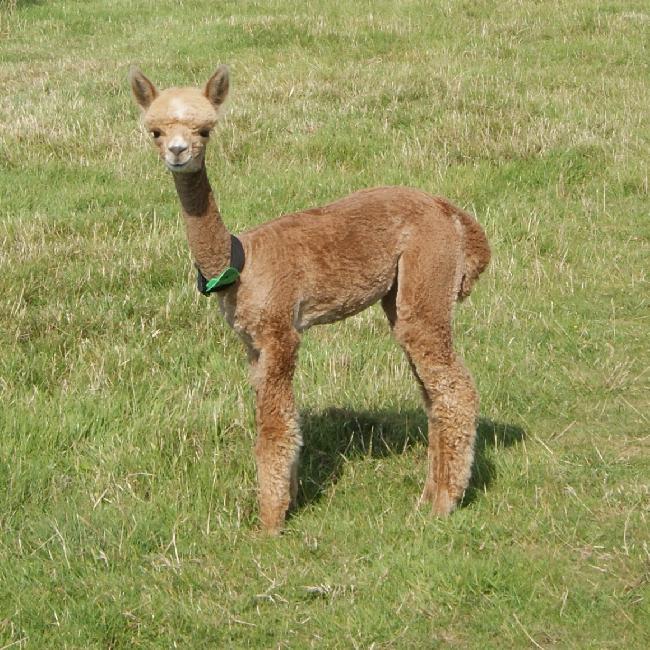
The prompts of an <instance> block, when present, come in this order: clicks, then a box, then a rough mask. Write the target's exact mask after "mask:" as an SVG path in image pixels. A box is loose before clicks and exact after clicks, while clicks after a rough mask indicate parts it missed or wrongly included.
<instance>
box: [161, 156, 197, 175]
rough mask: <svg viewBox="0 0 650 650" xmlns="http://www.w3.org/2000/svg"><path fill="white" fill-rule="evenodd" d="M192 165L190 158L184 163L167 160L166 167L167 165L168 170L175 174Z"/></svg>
mask: <svg viewBox="0 0 650 650" xmlns="http://www.w3.org/2000/svg"><path fill="white" fill-rule="evenodd" d="M191 163H192V159H191V158H188V159H187V160H185V161H184V162H178V163H173V162H169V161H168V160H165V165H167V168H168V169H171V171H173V172H179V171H182V170H183V169H186V168H187V167H189V166H190V165H191Z"/></svg>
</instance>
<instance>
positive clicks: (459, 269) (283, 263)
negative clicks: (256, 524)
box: [129, 66, 490, 533]
mask: <svg viewBox="0 0 650 650" xmlns="http://www.w3.org/2000/svg"><path fill="white" fill-rule="evenodd" d="M129 79H130V83H131V88H132V91H133V96H134V98H135V100H136V102H137V104H138V105H139V106H140V108H141V110H142V115H143V122H144V124H145V127H146V128H147V129H148V130H149V132H150V133H151V135H152V140H153V143H154V146H155V147H156V149H157V150H158V153H159V155H160V157H161V159H162V160H163V162H164V164H165V165H166V166H167V168H168V169H169V170H170V171H171V172H172V174H173V177H174V182H175V185H176V190H177V192H178V197H179V200H180V204H181V210H182V214H183V219H184V221H185V227H186V233H187V240H188V244H189V247H190V250H191V253H192V256H193V258H194V260H195V262H196V264H197V266H198V268H199V270H200V271H201V273H202V274H203V276H204V277H205V278H207V279H208V280H209V279H210V278H215V277H217V276H219V275H220V274H221V273H222V272H223V271H224V269H226V268H227V267H228V266H229V264H230V241H231V236H230V233H229V232H228V230H227V228H226V226H225V225H224V223H223V220H222V219H221V215H220V213H219V210H218V207H217V204H216V201H215V199H214V195H213V193H212V189H211V187H210V183H209V181H208V176H207V172H206V168H205V148H206V146H207V144H208V142H209V138H210V134H211V131H212V129H213V128H214V126H215V124H216V121H217V111H218V109H219V108H220V106H221V104H222V103H223V101H224V100H225V98H226V96H227V94H228V70H227V68H225V67H224V66H221V67H219V68H218V69H217V71H216V72H215V73H214V75H213V76H212V77H211V78H210V79H209V81H208V82H207V84H206V85H205V87H204V88H202V89H198V88H169V89H167V90H164V91H162V92H159V91H158V90H157V89H156V87H155V86H154V85H153V84H152V83H151V82H150V81H149V80H148V79H147V78H146V77H145V76H144V75H143V74H142V73H141V72H140V71H139V70H137V69H132V70H131V72H130V74H129ZM238 238H239V240H240V241H241V244H242V247H243V251H244V256H245V264H244V267H243V269H242V271H241V275H240V276H239V279H238V280H236V281H235V282H234V283H233V284H231V285H229V286H228V287H226V288H225V289H224V290H222V291H220V292H219V293H218V294H217V296H218V301H219V305H220V308H221V310H222V312H223V314H224V316H225V318H226V320H227V322H228V323H229V324H230V325H231V326H232V327H233V328H234V329H235V331H236V332H237V334H238V335H239V336H240V338H241V339H242V341H243V343H244V345H245V347H246V350H247V354H248V361H249V363H250V377H251V383H252V385H253V388H254V390H255V402H256V406H255V412H256V424H257V442H256V445H255V459H256V465H257V476H258V485H259V491H258V494H259V507H260V519H261V522H262V526H263V528H264V529H265V530H266V531H268V532H269V533H278V532H279V531H280V530H281V528H282V526H283V524H284V520H285V515H286V513H287V510H288V508H289V507H290V505H291V504H292V503H294V502H295V499H296V494H297V490H298V481H297V468H298V460H299V454H300V448H301V446H302V437H301V434H300V428H299V423H298V412H297V409H296V405H295V400H294V395H293V390H292V379H293V375H294V372H295V368H296V357H297V351H298V346H299V344H300V333H301V332H302V331H304V330H306V329H307V328H309V327H311V326H312V325H316V324H320V323H330V322H334V321H337V320H340V319H342V318H346V317H347V316H351V315H352V314H356V313H358V312H359V311H361V310H363V309H365V308H366V307H369V306H370V305H372V304H373V303H375V302H378V301H381V305H382V307H383V309H384V311H385V313H386V316H387V318H388V321H389V324H390V328H391V331H392V333H393V335H394V336H395V338H396V339H397V341H398V342H399V343H400V345H401V346H402V348H403V349H404V351H405V353H406V355H407V358H408V360H409V363H410V365H411V368H412V370H413V374H414V376H415V378H416V381H417V382H418V384H419V386H420V390H421V392H422V396H423V400H424V407H425V410H426V412H427V416H428V427H429V431H428V435H429V446H428V471H427V476H426V479H425V484H424V489H423V491H422V495H421V497H420V502H421V503H428V504H430V507H431V508H432V510H433V512H434V513H435V514H438V515H447V514H449V513H450V512H451V511H452V510H453V509H454V508H455V507H456V506H457V504H458V502H459V501H460V499H461V498H462V495H463V493H464V491H465V489H466V487H467V485H468V482H469V478H470V469H471V465H472V460H473V450H474V438H475V435H476V417H477V415H478V395H477V392H476V389H475V387H474V383H473V381H472V377H471V375H470V373H469V372H468V370H467V369H466V368H465V366H464V365H463V362H462V361H461V359H460V358H459V357H458V355H457V354H456V353H455V351H454V349H453V345H452V327H451V321H452V313H453V308H454V305H455V303H456V302H457V301H458V300H460V299H463V298H464V297H466V296H467V295H468V294H469V293H470V291H471V289H472V286H473V284H474V282H475V281H476V280H477V278H478V277H479V275H480V274H481V273H482V272H483V270H484V269H485V268H486V266H487V265H488V262H489V260H490V248H489V245H488V242H487V239H486V236H485V233H484V231H483V229H482V228H481V226H480V225H479V224H478V223H477V222H476V220H475V219H474V218H473V217H472V216H471V215H469V214H468V213H466V212H464V211H463V210H461V209H459V208H457V207H456V206H454V205H453V204H452V203H450V202H449V201H447V200H446V199H443V198H440V197H432V196H430V195H429V194H426V193H425V192H422V191H420V190H416V189H411V188H404V187H379V188H374V189H367V190H362V191H359V192H355V193H354V194H351V195H350V196H347V197H345V198H342V199H339V200H338V201H335V202H334V203H330V204H329V205H325V206H322V207H319V208H312V209H309V210H305V211H303V212H298V213H294V214H288V215H285V216H283V217H280V218H278V219H275V220H273V221H270V222H268V223H265V224H263V225H261V226H258V227H256V228H254V229H252V230H249V231H248V232H245V233H243V234H241V235H238Z"/></svg>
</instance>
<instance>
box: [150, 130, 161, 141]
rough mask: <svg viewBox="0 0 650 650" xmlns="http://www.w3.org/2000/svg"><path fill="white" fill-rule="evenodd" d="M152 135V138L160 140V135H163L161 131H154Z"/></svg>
mask: <svg viewBox="0 0 650 650" xmlns="http://www.w3.org/2000/svg"><path fill="white" fill-rule="evenodd" d="M151 135H152V136H153V137H154V139H155V138H159V137H160V135H161V133H160V131H159V130H158V129H154V130H153V131H152V132H151Z"/></svg>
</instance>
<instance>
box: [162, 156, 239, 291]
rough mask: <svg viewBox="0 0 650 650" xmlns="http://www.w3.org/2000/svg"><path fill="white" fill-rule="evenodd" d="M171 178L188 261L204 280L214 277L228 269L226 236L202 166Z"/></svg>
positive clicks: (227, 235)
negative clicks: (187, 246)
mask: <svg viewBox="0 0 650 650" xmlns="http://www.w3.org/2000/svg"><path fill="white" fill-rule="evenodd" d="M173 176H174V183H175V185H176V191H177V192H178V198H179V199H180V202H181V208H182V210H183V219H184V221H185V232H186V234H187V243H188V244H189V247H190V252H191V253H192V257H193V258H194V261H195V262H196V264H197V265H198V267H199V269H200V270H201V273H203V275H204V276H205V277H206V278H208V279H209V278H213V277H216V276H217V275H219V273H221V271H223V270H224V269H225V268H226V267H227V266H229V262H230V233H229V232H228V230H227V229H226V226H225V225H224V223H223V221H222V220H221V214H219V208H218V207H217V202H216V201H215V198H214V195H213V194H212V188H211V187H210V181H209V180H208V174H207V172H206V170H205V166H203V167H202V168H201V169H200V171H198V172H191V173H185V174H182V173H175V174H173Z"/></svg>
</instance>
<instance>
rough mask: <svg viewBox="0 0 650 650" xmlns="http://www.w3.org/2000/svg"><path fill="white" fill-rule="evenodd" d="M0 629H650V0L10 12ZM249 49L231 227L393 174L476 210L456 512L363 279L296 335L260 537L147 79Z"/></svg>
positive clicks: (239, 397)
mask: <svg viewBox="0 0 650 650" xmlns="http://www.w3.org/2000/svg"><path fill="white" fill-rule="evenodd" d="M0 12H2V13H1V15H2V17H1V19H0V82H1V87H2V101H1V102H0V197H1V201H0V432H1V434H2V435H1V436H0V649H4V648H9V647H11V648H38V649H40V648H131V647H136V648H158V647H160V648H170V647H178V648H231V647H232V648H239V647H241V648H244V647H254V648H257V647H259V648H308V647H318V648H339V647H340V648H437V647H445V646H451V647H458V648H524V647H535V648H647V647H649V646H650V437H649V436H650V431H649V426H648V413H649V412H650V409H648V402H649V394H650V393H649V391H650V372H649V371H648V367H649V356H650V355H649V354H648V328H649V325H650V323H649V315H650V310H649V305H648V302H649V301H648V297H649V295H650V292H649V287H648V278H647V275H648V266H649V265H648V262H649V260H650V247H649V246H648V244H649V240H650V219H649V217H648V200H649V196H648V151H649V145H650V117H649V116H650V112H649V109H648V107H649V106H650V84H649V83H648V80H649V79H650V75H649V72H650V50H649V49H648V44H650V11H649V7H648V4H647V2H645V1H641V0H638V1H636V2H635V1H632V0H630V1H625V0H622V1H620V2H611V1H610V2H606V1H602V2H601V1H596V2H594V1H593V0H554V1H551V0H549V1H546V2H538V1H533V0H517V1H513V2H494V1H488V0H473V1H469V0H458V1H452V0H442V1H440V2H425V1H424V0H405V1H399V2H398V1H392V2H352V1H351V0H338V1H336V2H331V1H329V0H323V1H322V2H319V3H307V2H305V3H301V2H289V1H288V0H272V1H270V2H250V1H246V0H237V1H236V2H235V1H225V0H221V1H219V2H216V1H212V2H207V1H197V2H166V1H163V0H158V1H155V2H154V1H153V0H148V1H144V0H143V1H136V0H92V1H91V0H89V1H86V2H73V1H71V0H56V1H54V0H53V1H51V2H50V1H40V2H39V1H37V0H33V1H29V0H24V1H21V0H12V1H10V2H6V1H5V2H2V3H1V4H0ZM131 63H137V64H138V65H140V66H141V67H142V69H143V70H144V72H145V73H146V74H147V75H149V76H150V78H151V79H152V80H154V81H155V82H157V83H158V84H159V85H160V86H161V87H164V86H167V85H173V84H177V85H182V84H194V83H203V82H204V81H205V80H207V78H208V76H209V75H210V73H211V72H212V70H213V69H214V68H215V67H216V65H217V64H219V63H228V64H230V66H231V75H232V86H231V98H230V101H229V103H228V109H227V111H226V113H225V115H224V119H223V121H222V123H221V125H220V127H219V128H218V130H217V134H216V136H215V138H214V143H213V145H212V151H211V152H210V155H209V159H208V169H209V174H210V176H211V179H212V182H213V185H214V187H215V190H216V191H217V194H218V197H219V201H220V204H221V208H222V212H223V214H224V218H225V220H226V222H227V224H228V225H229V226H230V227H231V228H232V230H233V231H234V232H237V231H241V230H243V229H245V228H248V227H250V226H253V225H255V224H258V223H261V222H262V221H264V220H267V219H270V218H272V217H275V216H277V215H279V214H281V213H284V212H288V211H292V210H296V209H299V208H303V207H308V206H313V205H317V204H322V203H325V202H327V201H329V200H333V199H335V198H338V197H339V196H342V195H344V194H346V193H347V192H350V191H352V190H354V189H359V188H362V187H366V186H372V185H384V184H404V185H412V186H417V187H420V188H422V189H426V190H427V191H430V192H432V193H435V194H443V195H445V196H447V197H448V198H450V199H451V200H452V201H454V202H456V203H458V204H459V205H462V206H464V207H466V208H467V209H469V210H471V211H473V212H474V213H475V214H476V215H477V217H478V219H479V220H480V221H481V222H482V223H483V224H484V226H485V228H486V230H487V232H488V235H489V237H490V240H491V244H492V247H493V255H494V257H493V263H492V265H491V266H490V268H489V271H488V272H487V273H486V274H485V275H484V276H483V278H482V279H481V281H480V282H479V283H478V285H477V286H476V288H475V290H474V293H473V295H472V298H471V299H470V300H469V301H468V302H467V303H465V304H464V305H462V306H460V307H459V309H458V311H457V315H456V323H455V331H456V338H457V346H458V349H459V350H460V351H461V354H462V355H463V357H464V358H465V360H466V362H467V365H468V366H469V367H470V368H471V370H472V372H473V374H474V376H475V378H476V382H477V385H478V387H479V391H480V394H481V420H480V423H479V437H478V445H477V459H476V464H475V469H474V477H473V480H472V485H471V488H470V490H469V491H468V494H467V496H466V499H465V505H464V507H463V508H462V509H460V510H459V511H458V512H457V513H455V514H454V515H453V516H452V517H450V518H449V519H445V520H438V519H433V518H432V517H430V516H429V515H428V513H427V512H421V511H417V510H416V509H415V501H416V497H417V496H418V495H419V492H420V490H421V488H422V485H423V482H424V476H425V459H426V419H425V417H424V414H423V412H422V411H421V409H420V403H419V395H418V392H417V390H416V386H415V384H414V381H413V380H412V378H411V376H410V371H409V368H408V366H407V364H406V361H405V359H404V358H403V355H402V353H401V351H400V350H399V348H398V347H397V346H396V344H395V343H394V342H393V341H392V340H391V339H390V337H389V335H388V327H387V325H386V323H385V320H384V317H383V314H382V313H381V310H379V309H377V308H376V307H373V308H372V309H370V310H368V311H366V312H364V313H362V314H361V315H359V316H357V317H355V318H353V319H350V320H348V321H346V322H343V323H340V324H337V325H333V326H327V327H322V328H314V329H313V330H311V331H310V332H309V333H307V335H306V336H305V337H304V343H303V347H302V349H301V357H300V370H299V373H298V376H297V378H296V383H295V388H296V394H297V397H298V401H299V405H300V410H301V413H302V417H303V429H304V437H305V443H306V447H305V450H304V455H303V464H302V469H301V476H300V478H301V493H300V504H301V505H300V508H299V509H298V510H297V512H295V513H294V515H293V517H292V518H291V519H290V521H289V522H288V525H287V530H286V533H285V534H284V535H283V536H282V537H281V538H279V539H267V538H265V537H264V536H262V535H261V534H260V533H259V529H258V523H257V511H256V496H255V471H254V464H253V455H252V446H253V442H254V436H255V433H254V422H253V405H252V396H251V392H250V389H249V388H248V384H247V372H246V366H245V355H244V352H243V349H242V347H241V345H240V343H239V342H238V341H237V339H236V337H235V336H234V334H233V333H232V332H231V331H230V330H229V329H228V328H227V326H226V325H225V324H224V323H223V321H222V320H221V318H220V316H219V314H218V310H217V309H216V304H215V302H214V301H210V300H206V299H204V298H202V297H200V296H199V295H198V294H197V292H196V290H195V288H194V284H193V282H194V277H193V272H192V267H191V263H190V260H189V256H188V252H187V247H186V243H185V240H184V234H183V231H182V225H181V222H180V219H179V216H178V213H179V208H178V204H177V199H176V195H175V193H174V188H173V183H172V180H171V178H170V176H169V174H168V173H167V172H165V171H164V169H163V167H162V165H161V164H160V163H159V162H158V161H157V160H156V159H155V156H154V154H153V152H152V151H151V150H150V149H149V146H148V142H147V136H146V134H143V133H142V131H141V129H140V127H139V124H138V119H139V118H138V112H137V110H136V108H135V107H134V106H133V104H132V101H131V98H130V96H129V90H128V86H127V83H126V72H127V70H128V66H129V65H130V64H131Z"/></svg>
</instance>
